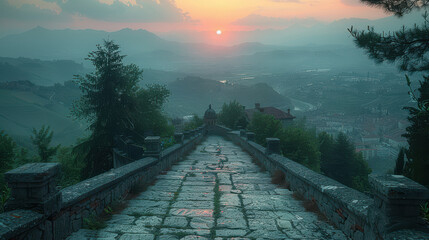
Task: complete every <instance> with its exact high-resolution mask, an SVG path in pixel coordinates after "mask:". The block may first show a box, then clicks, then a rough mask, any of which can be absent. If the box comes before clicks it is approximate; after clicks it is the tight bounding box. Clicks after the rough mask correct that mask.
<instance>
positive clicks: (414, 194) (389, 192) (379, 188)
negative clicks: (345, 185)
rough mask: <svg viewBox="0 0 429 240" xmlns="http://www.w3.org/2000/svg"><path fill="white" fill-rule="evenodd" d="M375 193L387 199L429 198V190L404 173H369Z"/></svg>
mask: <svg viewBox="0 0 429 240" xmlns="http://www.w3.org/2000/svg"><path fill="white" fill-rule="evenodd" d="M368 180H369V183H370V184H371V187H372V188H373V189H374V191H375V193H376V194H378V195H381V196H383V198H386V199H408V200H409V199H414V200H427V199H429V190H428V189H427V188H426V187H424V186H423V185H421V184H419V183H417V182H414V181H412V180H411V179H409V178H407V177H404V176H402V175H375V174H371V175H369V178H368Z"/></svg>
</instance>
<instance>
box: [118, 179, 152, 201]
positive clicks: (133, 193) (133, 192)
mask: <svg viewBox="0 0 429 240" xmlns="http://www.w3.org/2000/svg"><path fill="white" fill-rule="evenodd" d="M155 182H156V180H153V181H152V182H150V183H147V182H144V181H138V182H137V183H136V184H135V185H134V186H132V187H131V189H130V191H129V192H128V194H127V196H126V198H125V199H126V200H130V199H133V198H135V197H137V196H138V195H139V194H140V193H142V192H144V191H146V190H147V188H148V187H149V186H153V185H155Z"/></svg>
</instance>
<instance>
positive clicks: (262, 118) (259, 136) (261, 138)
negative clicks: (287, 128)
mask: <svg viewBox="0 0 429 240" xmlns="http://www.w3.org/2000/svg"><path fill="white" fill-rule="evenodd" d="M248 128H249V130H250V131H252V132H254V133H255V141H256V142H257V143H259V144H261V145H263V146H266V145H267V144H266V142H265V139H266V138H269V137H275V136H277V135H278V132H279V131H280V130H281V128H282V124H281V122H280V121H279V120H277V119H275V118H274V117H273V116H271V115H268V114H262V113H255V114H254V115H253V118H252V121H250V124H249V127H248Z"/></svg>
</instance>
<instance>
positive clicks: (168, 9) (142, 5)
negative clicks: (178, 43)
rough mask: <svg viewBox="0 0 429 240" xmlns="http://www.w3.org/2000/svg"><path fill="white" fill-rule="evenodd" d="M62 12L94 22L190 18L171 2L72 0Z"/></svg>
mask: <svg viewBox="0 0 429 240" xmlns="http://www.w3.org/2000/svg"><path fill="white" fill-rule="evenodd" d="M61 7H62V8H63V11H65V12H68V13H70V14H77V15H81V16H84V17H88V18H91V19H95V20H103V21H118V22H135V21H141V22H183V21H189V20H190V17H189V16H188V15H187V14H186V13H184V12H183V11H182V10H181V9H179V8H177V6H176V5H175V3H174V2H173V1H171V0H159V1H153V0H134V1H132V0H121V1H113V2H112V1H110V2H108V1H103V2H100V1H97V0H72V1H67V2H66V3H64V4H62V5H61Z"/></svg>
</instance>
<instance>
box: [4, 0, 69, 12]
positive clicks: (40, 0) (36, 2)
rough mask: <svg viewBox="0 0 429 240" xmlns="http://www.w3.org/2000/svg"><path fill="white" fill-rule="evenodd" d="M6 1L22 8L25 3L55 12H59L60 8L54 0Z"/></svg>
mask: <svg viewBox="0 0 429 240" xmlns="http://www.w3.org/2000/svg"><path fill="white" fill-rule="evenodd" d="M7 2H8V3H9V5H11V6H14V7H16V8H22V7H23V6H25V5H30V6H34V7H36V8H38V9H42V10H45V9H46V10H50V11H52V12H55V13H56V14H60V13H61V8H60V6H58V4H57V3H56V2H48V1H44V0H7Z"/></svg>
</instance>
